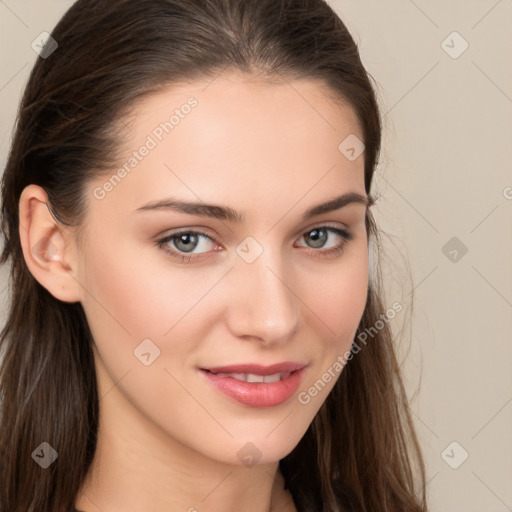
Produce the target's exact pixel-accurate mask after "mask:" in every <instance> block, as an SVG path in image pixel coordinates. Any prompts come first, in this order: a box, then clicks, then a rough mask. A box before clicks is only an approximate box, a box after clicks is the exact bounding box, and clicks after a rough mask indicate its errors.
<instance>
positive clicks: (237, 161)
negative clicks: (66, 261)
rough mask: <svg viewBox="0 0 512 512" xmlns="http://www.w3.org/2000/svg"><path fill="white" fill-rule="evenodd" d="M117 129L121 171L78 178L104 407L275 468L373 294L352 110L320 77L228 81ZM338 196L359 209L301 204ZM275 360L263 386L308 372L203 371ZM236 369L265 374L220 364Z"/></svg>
mask: <svg viewBox="0 0 512 512" xmlns="http://www.w3.org/2000/svg"><path fill="white" fill-rule="evenodd" d="M191 98H192V99H191ZM171 116H173V117H171ZM125 122H126V127H127V129H126V131H125V132H124V133H125V136H126V139H125V142H126V147H127V148H128V151H127V152H126V155H125V158H124V159H123V160H122V161H121V162H120V163H119V168H121V167H123V166H124V172H123V171H119V172H118V170H117V169H114V170H113V172H112V173H111V174H110V175H109V177H107V178H105V179H97V180H95V181H94V182H92V183H90V184H89V185H88V194H89V195H88V198H89V211H88V217H87V221H86V222H87V229H86V242H85V247H84V250H83V252H82V253H81V254H80V256H79V257H80V260H79V266H78V269H79V272H78V274H77V278H78V281H79V282H80V283H81V285H82V287H83V299H82V304H83V307H84V309H85V312H86V315H87V319H88V321H89V324H90V327H91V331H92V334H93V337H94V342H95V357H96V367H97V374H98V381H99V392H100V397H101V402H100V407H103V408H104V409H105V410H110V411H115V413H114V412H112V413H111V415H110V418H111V421H112V422H113V423H115V425H116V429H117V430H116V432H117V435H121V436H123V437H125V438H127V439H128V438H131V439H141V437H144V439H146V440H147V439H148V438H149V439H151V443H153V442H157V441H158V442H159V443H160V442H161V441H164V443H162V446H165V445H166V443H167V445H168V446H170V445H173V446H175V447H176V446H180V447H181V448H182V449H183V450H188V451H189V452H190V453H194V454H196V455H198V454H199V455H203V456H207V457H209V458H211V459H214V460H218V461H223V462H225V463H229V464H244V463H245V464H248V465H250V464H252V463H254V462H259V463H265V462H271V461H277V460H279V459H281V458H283V457H284V456H286V455H287V454H288V453H289V452H290V451H291V450H292V449H293V448H294V447H295V446H296V445H297V443H298V442H299V440H300V439H301V437H302V436H303V435H304V433H305V432H306V430H307V428H308V426H309V425H310V423H311V421H312V420H313V418H314V416H315V414H316V413H317V411H318V409H319V408H320V406H321V405H322V403H323V402H324V401H325V399H326V398H327V395H328V393H329V391H330V390H331V389H332V387H333V386H334V383H335V381H336V380H337V378H338V377H339V375H340V364H339V361H340V360H341V359H342V357H343V355H344V354H345V353H346V351H347V350H349V349H350V347H351V344H352V340H353V339H354V336H355V333H356V329H357V326H358V324H359V321H360V319H361V316H362V314H363V310H364V306H365V302H366V295H367V284H368V248H367V233H366V228H365V213H366V206H365V202H364V200H366V193H365V187H364V173H363V169H364V160H363V159H364V152H362V153H360V152H361V150H362V147H361V146H360V141H361V140H362V139H363V135H362V132H361V130H360V128H359V125H358V123H357V120H356V117H355V115H354V113H353V111H352V110H351V109H350V108H349V107H342V106H340V105H339V104H336V103H333V102H332V101H331V100H330V99H329V98H328V96H327V93H326V89H325V88H323V87H322V85H321V83H320V82H316V81H306V80H300V81H293V82H289V83H287V82H280V83H279V84H277V83H272V84H270V83H268V82H263V81H258V80H257V79H255V78H253V77H249V76H245V75H241V74H229V75H228V74H224V75H221V76H219V77H217V78H216V79H215V80H213V82H212V81H211V80H210V81H205V82H201V83H199V82H195V83H191V84H189V85H185V84H180V85H179V86H173V87H170V88H168V89H167V90H165V92H160V93H158V94H155V95H153V96H151V97H149V98H146V99H145V100H144V101H143V102H142V103H140V104H139V105H138V106H137V108H136V111H135V112H134V115H133V117H132V118H131V119H130V120H128V119H127V120H125ZM347 137H349V138H348V139H347ZM345 139H347V140H345ZM340 144H341V146H340ZM359 153H360V154H359ZM358 155H359V156H358ZM356 157H357V158H356ZM125 164H126V165H125ZM112 175H114V177H112ZM344 194H358V195H360V196H362V201H361V202H358V201H351V202H350V201H349V202H348V203H347V204H346V205H345V206H343V207H337V208H335V209H326V210H325V211H323V212H322V211H321V210H322V209H321V208H320V209H318V211H316V212H313V213H312V214H311V212H310V210H312V209H313V208H314V207H317V206H318V205H321V204H325V203H329V202H330V201H332V200H334V199H336V198H338V197H339V196H342V195H344ZM352 197H354V196H352ZM349 199H350V198H349ZM171 201H174V202H176V203H179V204H181V206H182V208H181V210H180V209H179V208H177V207H176V208H173V207H171V206H168V207H164V206H163V204H164V203H165V202H171ZM159 203H160V206H161V207H159V208H156V207H155V208H153V207H150V206H151V205H153V206H155V205H158V204H159ZM185 203H187V204H188V203H194V204H196V206H194V207H192V206H186V207H185V206H184V205H185ZM198 205H199V206H198ZM206 205H215V206H216V207H215V208H213V207H211V206H206ZM337 206H340V205H339V204H338V205H337ZM225 211H228V212H229V215H228V214H227V213H225ZM235 212H236V215H237V216H239V217H240V219H238V220H235V219H234V217H235ZM308 212H310V214H308ZM347 233H348V235H349V238H350V239H348V238H345V237H346V235H347ZM339 247H342V249H341V251H339V250H337V249H338V248H339ZM337 361H338V364H336V363H337ZM280 363H293V364H294V365H295V366H294V367H292V368H287V367H282V368H278V369H277V370H276V371H273V370H272V369H270V370H269V371H270V372H271V373H272V374H274V375H273V376H269V377H268V378H267V380H268V381H273V380H276V379H281V378H282V377H286V375H287V374H286V371H288V372H289V371H291V369H299V368H303V369H302V370H300V371H297V372H296V373H292V374H291V375H290V377H288V378H286V379H284V380H283V381H282V382H280V383H276V382H267V383H261V382H246V383H244V382H241V381H240V380H239V379H243V378H244V376H243V375H235V376H232V377H228V376H222V375H221V376H216V377H215V376H214V375H213V374H212V373H210V372H208V371H206V369H215V368H217V370H216V372H217V373H219V370H218V368H219V367H224V366H232V365H236V366H237V365H259V366H263V367H268V366H271V365H276V364H280ZM230 370H231V371H230ZM236 370H238V371H236ZM244 370H246V372H247V373H253V374H256V375H261V374H262V373H264V372H263V371H261V369H258V368H253V369H252V371H250V370H251V368H249V369H247V368H245V369H244V368H242V369H240V368H238V369H237V368H234V371H233V369H229V368H228V369H224V371H223V372H220V373H237V374H241V373H246V372H245V371H244ZM279 370H280V371H279ZM276 373H277V374H279V375H275V374H276ZM326 375H327V376H326ZM258 379H260V380H261V377H255V378H252V377H249V380H258ZM221 388H222V389H221ZM251 457H252V458H251ZM250 461H252V462H250Z"/></svg>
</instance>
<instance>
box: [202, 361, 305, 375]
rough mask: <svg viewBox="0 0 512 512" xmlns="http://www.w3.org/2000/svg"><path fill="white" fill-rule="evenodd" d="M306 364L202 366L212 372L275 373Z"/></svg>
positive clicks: (302, 366) (287, 362)
mask: <svg viewBox="0 0 512 512" xmlns="http://www.w3.org/2000/svg"><path fill="white" fill-rule="evenodd" d="M304 366H306V364H305V363H294V362H290V361H286V362H284V363H278V364H273V365H270V366H261V365H258V364H237V365H231V366H214V367H211V368H201V369H202V370H208V371H209V372H212V373H251V374H253V375H274V374H276V373H287V372H294V371H296V370H300V369H301V368H304Z"/></svg>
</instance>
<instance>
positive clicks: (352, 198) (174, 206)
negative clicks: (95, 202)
mask: <svg viewBox="0 0 512 512" xmlns="http://www.w3.org/2000/svg"><path fill="white" fill-rule="evenodd" d="M349 204H363V205H365V206H367V207H369V206H371V205H372V204H374V200H373V198H372V197H371V196H368V195H365V196H363V195H361V194H359V193H357V192H347V193H345V194H342V195H341V196H338V197H335V198H334V199H330V200H328V201H326V202H323V203H320V204H318V205H315V206H312V207H311V208H309V209H308V210H306V211H305V212H304V214H303V216H302V220H303V221H304V220H309V219H311V218H312V217H316V216H317V215H322V214H324V213H329V212H332V211H335V210H339V209H340V208H344V207H345V206H348V205H349ZM155 210H174V211H177V212H181V213H187V214H190V215H199V216H204V217H213V218H215V219H219V220H225V221H229V222H233V223H241V222H244V221H245V218H246V217H245V213H243V212H238V211H236V210H234V209H233V208H230V207H229V206H221V205H217V204H207V203H195V202H188V201H182V200H179V199H177V198H173V197H168V198H165V199H160V200H157V201H151V202H149V203H147V204H145V205H143V206H140V207H139V208H137V209H136V210H135V212H137V213H138V212H142V211H155Z"/></svg>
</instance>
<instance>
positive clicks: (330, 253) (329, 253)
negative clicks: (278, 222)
mask: <svg viewBox="0 0 512 512" xmlns="http://www.w3.org/2000/svg"><path fill="white" fill-rule="evenodd" d="M320 230H326V231H328V232H329V233H334V234H336V235H338V236H340V237H341V238H342V241H341V243H339V244H338V245H337V246H336V247H332V248H331V249H328V250H325V251H322V250H320V249H318V250H316V249H311V251H312V252H316V253H318V252H319V253H321V254H323V257H328V258H329V257H336V256H337V255H339V254H341V253H342V252H343V250H344V249H345V246H346V245H347V243H348V242H349V241H350V240H352V239H353V235H352V234H351V233H350V232H349V231H347V230H345V229H341V228H338V227H335V226H328V225H322V226H316V227H314V228H312V229H310V230H308V231H306V232H304V233H303V234H302V236H304V235H306V234H309V233H312V232H313V231H320ZM185 234H187V235H189V234H194V235H200V236H202V237H204V238H206V239H207V240H209V241H211V242H213V243H217V242H216V240H214V239H213V238H212V237H211V236H209V235H207V234H206V233H203V232H202V231H194V230H182V231H177V232H176V233H171V234H170V235H167V236H165V237H164V238H161V239H159V240H157V241H156V245H157V246H159V247H160V248H161V249H162V250H163V251H165V252H166V253H168V254H169V255H170V256H172V257H174V258H178V259H181V262H182V263H185V262H186V263H189V262H190V261H191V260H192V261H193V260H196V259H202V254H206V253H200V254H199V255H194V254H190V255H185V254H182V253H179V252H178V251H176V250H174V249H170V248H169V246H168V245H167V243H168V242H171V241H172V240H173V239H174V238H177V237H179V236H180V235H185ZM209 252H211V251H209ZM185 260H187V261H185Z"/></svg>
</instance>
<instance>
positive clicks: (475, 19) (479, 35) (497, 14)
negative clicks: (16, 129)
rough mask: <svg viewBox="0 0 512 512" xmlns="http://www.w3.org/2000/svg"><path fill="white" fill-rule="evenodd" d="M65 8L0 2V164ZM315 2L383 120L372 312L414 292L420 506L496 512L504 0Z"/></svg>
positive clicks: (510, 410) (507, 242)
mask: <svg viewBox="0 0 512 512" xmlns="http://www.w3.org/2000/svg"><path fill="white" fill-rule="evenodd" d="M71 3H72V2H71V1H65V0H44V1H42V0H41V1H36V0H33V1H28V0H0V34H1V35H0V42H1V45H0V57H1V60H0V62H1V67H0V106H1V109H2V110H1V111H2V116H1V118H0V167H1V169H2V170H3V167H4V164H5V161H6V158H7V151H8V148H9V143H10V136H11V130H12V126H13V122H14V119H15V115H16V109H17V104H18V101H19V98H20V94H21V91H22V89H23V86H24V84H25V81H26V79H27V77H28V74H29V71H30V68H31V66H32V64H33V62H34V60H35V58H36V54H35V53H34V51H33V50H32V48H31V43H32V41H33V40H34V39H35V38H36V36H38V35H39V34H40V33H41V32H43V31H47V32H50V31H51V29H52V28H53V26H54V25H55V23H56V22H57V21H58V19H59V18H60V17H61V15H62V14H63V13H64V11H65V10H66V9H67V8H68V7H69V6H70V5H71ZM330 3H331V5H332V6H333V7H334V8H335V9H336V10H337V12H338V13H339V14H340V16H341V18H342V19H343V20H344V22H345V23H346V24H347V26H348V28H349V30H350V31H351V33H352V34H353V36H354V38H355V39H356V41H357V43H358V45H359V47H360V51H361V56H362V60H363V63H364V64H365V66H366V67H367V69H368V71H369V72H370V74H371V75H372V76H373V77H374V79H375V80H376V81H377V82H378V84H379V86H378V94H379V99H380V102H381V106H382V109H383V113H384V114H385V126H384V147H383V151H382V157H381V162H380V165H379V168H378V173H377V177H376V184H375V185H376V188H375V189H374V194H378V195H380V199H379V200H378V203H377V206H376V207H374V212H375V215H376V217H377V220H378V222H379V223H380V224H381V226H382V227H383V228H384V230H385V232H386V233H387V235H388V236H386V237H385V239H384V241H385V242H386V247H387V255H388V258H387V260H385V269H386V273H387V277H388V288H387V289H388V293H389V296H388V304H389V305H391V304H392V303H393V302H394V301H395V300H398V301H400V302H402V303H403V304H404V305H406V304H407V303H408V302H407V301H410V298H411V291H412V290H414V309H413V314H412V315H411V316H410V317H409V316H408V315H406V314H405V313H403V315H404V316H403V318H398V316H399V315H397V318H396V319H395V320H394V321H393V322H394V323H393V329H394V330H395V331H396V333H397V334H398V333H399V332H403V338H402V337H400V338H398V337H397V340H398V341H397V346H398V348H399V353H400V354H401V358H404V359H405V357H406V356H407V357H406V359H405V360H404V372H405V376H406V383H407V389H408V394H409V396H410V397H411V404H412V408H413V411H414V419H415V423H416V425H417V428H418V433H419V435H420V440H421V443H422V445H423V448H424V453H425V457H426V461H427V471H428V480H429V483H428V495H429V501H430V505H431V510H432V511H433V512H446V511H450V512H459V511H464V512H482V511H485V512H505V511H510V510H512V484H511V482H512V428H511V427H512V371H511V363H512V343H511V341H512V339H511V333H512V261H511V260H512V258H511V256H512V173H511V164H510V162H511V161H512V65H511V59H510V48H511V47H512V35H511V34H512V30H511V29H512V2H511V1H510V0H499V1H496V0H472V1H468V0H465V1H453V0H450V1H447V0H445V1H441V0H437V1H426V0H415V1H412V0H393V1H389V0H388V1H386V2H380V1H377V0H374V1H370V0H364V1H363V0H357V1H355V0H332V1H331V2H330ZM454 31H456V32H458V33H459V35H457V34H455V35H454V34H453V32H454ZM443 41H444V42H443ZM466 44H467V45H468V47H467V49H466V50H465V51H464V52H462V50H463V49H464V47H465V46H466ZM507 55H509V57H506V56H507ZM454 237H455V239H454V240H452V241H451V242H450V240H451V239H452V238H454ZM446 244H448V245H446ZM464 247H465V248H467V252H466V253H465V254H463V252H464ZM408 268H410V275H409V272H408V270H407V269H408ZM5 271H6V269H1V275H0V291H2V290H3V291H2V293H1V297H0V298H1V300H2V309H1V311H0V320H1V321H2V323H3V321H4V319H5V308H6V303H7V300H8V297H7V292H6V291H5V285H6V279H5V273H6V272H5ZM409 343H410V350H409ZM453 442H455V443H457V444H452V443H453ZM466 452H467V454H468V457H467V459H466V460H465V461H464V462H462V460H463V458H464V456H465V453H466ZM461 462H462V463H461ZM452 466H453V467H452ZM457 466H458V467H457Z"/></svg>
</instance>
